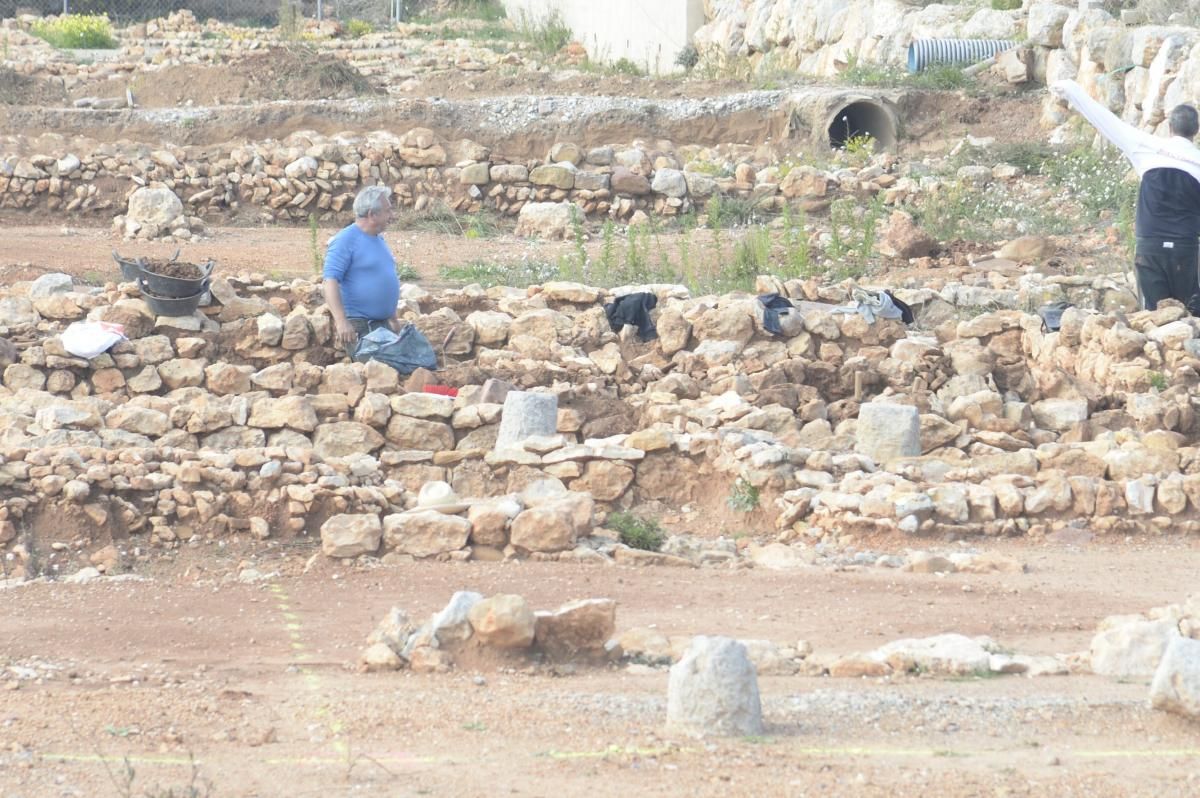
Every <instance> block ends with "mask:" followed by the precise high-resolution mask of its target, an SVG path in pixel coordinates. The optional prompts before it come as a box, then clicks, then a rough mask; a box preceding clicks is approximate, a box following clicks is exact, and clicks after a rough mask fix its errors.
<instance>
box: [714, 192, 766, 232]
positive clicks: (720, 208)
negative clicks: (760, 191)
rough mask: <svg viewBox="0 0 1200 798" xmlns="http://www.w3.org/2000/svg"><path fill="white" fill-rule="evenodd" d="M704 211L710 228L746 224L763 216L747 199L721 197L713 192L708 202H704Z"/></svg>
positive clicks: (715, 228) (716, 228)
mask: <svg viewBox="0 0 1200 798" xmlns="http://www.w3.org/2000/svg"><path fill="white" fill-rule="evenodd" d="M704 213H705V214H706V215H707V217H708V227H709V229H711V230H723V229H725V228H729V227H739V226H743V225H747V224H750V223H751V222H755V221H758V220H759V219H760V218H761V217H762V216H765V214H764V213H763V212H762V210H761V209H760V208H758V207H757V206H756V205H755V204H754V202H753V201H751V200H749V199H743V198H742V197H722V196H721V195H720V194H713V195H712V196H711V197H710V198H709V200H708V202H706V203H704Z"/></svg>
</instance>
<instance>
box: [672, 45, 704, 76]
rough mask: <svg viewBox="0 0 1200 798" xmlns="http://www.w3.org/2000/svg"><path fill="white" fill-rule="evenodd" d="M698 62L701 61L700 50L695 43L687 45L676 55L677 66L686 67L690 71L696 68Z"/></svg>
mask: <svg viewBox="0 0 1200 798" xmlns="http://www.w3.org/2000/svg"><path fill="white" fill-rule="evenodd" d="M698 63H700V51H699V50H697V49H696V45H694V44H689V45H687V46H686V47H684V48H683V49H682V50H680V51H679V54H678V55H677V56H675V66H677V67H681V68H683V69H686V70H687V71H688V72H691V71H692V70H693V69H695V68H696V64H698Z"/></svg>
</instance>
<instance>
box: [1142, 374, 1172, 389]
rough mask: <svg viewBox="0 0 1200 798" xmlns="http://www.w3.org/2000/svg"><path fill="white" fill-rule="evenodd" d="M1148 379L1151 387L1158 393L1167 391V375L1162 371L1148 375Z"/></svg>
mask: <svg viewBox="0 0 1200 798" xmlns="http://www.w3.org/2000/svg"><path fill="white" fill-rule="evenodd" d="M1146 379H1147V380H1148V381H1149V382H1150V387H1151V388H1153V389H1154V390H1156V391H1165V390H1167V375H1165V374H1163V373H1162V372H1161V371H1152V372H1150V373H1149V374H1148V375H1146Z"/></svg>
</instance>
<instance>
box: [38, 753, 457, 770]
mask: <svg viewBox="0 0 1200 798" xmlns="http://www.w3.org/2000/svg"><path fill="white" fill-rule="evenodd" d="M37 756H38V758H39V759H43V760H48V761H51V762H79V763H83V764H94V765H99V764H104V763H113V764H119V763H122V762H129V764H131V765H163V766H168V767H170V766H175V765H188V766H190V765H192V764H196V765H203V764H204V760H203V759H198V758H197V759H187V758H184V757H178V756H147V755H139V754H131V755H129V756H101V755H99V754H61V753H45V754H38V755H37ZM369 758H370V759H372V760H374V761H376V762H381V763H384V764H389V765H406V764H409V765H411V764H422V765H424V764H435V763H446V762H450V761H452V760H451V759H450V758H449V757H437V756H412V755H393V756H371V757H369ZM259 761H260V762H265V763H266V764H268V765H345V764H346V758H345V757H344V756H343V757H331V756H290V757H272V758H268V759H261V760H259Z"/></svg>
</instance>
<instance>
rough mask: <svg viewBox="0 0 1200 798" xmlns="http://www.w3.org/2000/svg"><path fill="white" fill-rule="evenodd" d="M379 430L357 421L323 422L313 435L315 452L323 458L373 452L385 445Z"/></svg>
mask: <svg viewBox="0 0 1200 798" xmlns="http://www.w3.org/2000/svg"><path fill="white" fill-rule="evenodd" d="M383 441H384V439H383V436H382V435H380V434H379V432H378V431H376V430H375V429H373V428H372V427H370V426H368V425H367V424H362V423H359V422H357V421H338V422H334V423H331V424H322V425H321V426H319V427H317V431H316V433H315V434H314V435H313V452H314V453H316V454H317V456H319V457H320V458H321V459H326V458H329V457H347V456H349V455H352V454H363V453H366V452H373V451H375V450H376V449H378V448H379V447H380V446H383Z"/></svg>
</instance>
